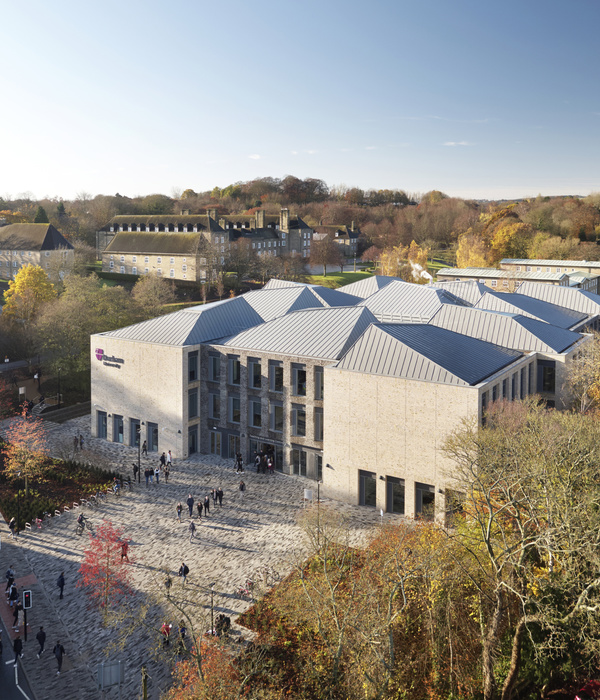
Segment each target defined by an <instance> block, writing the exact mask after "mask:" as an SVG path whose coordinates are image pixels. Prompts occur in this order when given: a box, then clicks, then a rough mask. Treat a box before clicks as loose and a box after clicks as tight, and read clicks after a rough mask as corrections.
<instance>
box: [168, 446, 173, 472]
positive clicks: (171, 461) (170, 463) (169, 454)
mask: <svg viewBox="0 0 600 700" xmlns="http://www.w3.org/2000/svg"><path fill="white" fill-rule="evenodd" d="M172 465H173V455H172V454H171V450H169V451H168V452H167V467H169V469H170V468H171V467H172Z"/></svg>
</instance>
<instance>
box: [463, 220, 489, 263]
mask: <svg viewBox="0 0 600 700" xmlns="http://www.w3.org/2000/svg"><path fill="white" fill-rule="evenodd" d="M488 265H489V251H488V247H487V245H486V243H485V241H484V240H483V238H482V237H481V236H480V235H479V234H477V233H475V232H474V231H473V229H472V228H470V229H469V230H468V231H465V232H464V233H462V234H461V235H460V236H459V237H458V247H457V249H456V266H457V267H459V268H464V267H488Z"/></svg>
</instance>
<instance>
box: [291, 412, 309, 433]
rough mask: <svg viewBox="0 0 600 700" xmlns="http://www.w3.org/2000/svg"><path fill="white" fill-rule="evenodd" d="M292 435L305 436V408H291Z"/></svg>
mask: <svg viewBox="0 0 600 700" xmlns="http://www.w3.org/2000/svg"><path fill="white" fill-rule="evenodd" d="M292 435H297V436H298V437H305V436H306V408H305V407H304V406H302V405H299V404H294V405H293V406H292Z"/></svg>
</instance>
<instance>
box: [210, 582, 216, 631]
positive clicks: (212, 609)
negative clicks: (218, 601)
mask: <svg viewBox="0 0 600 700" xmlns="http://www.w3.org/2000/svg"><path fill="white" fill-rule="evenodd" d="M214 601H215V584H214V583H211V584H210V633H211V634H214V632H215V620H214V613H215V605H214Z"/></svg>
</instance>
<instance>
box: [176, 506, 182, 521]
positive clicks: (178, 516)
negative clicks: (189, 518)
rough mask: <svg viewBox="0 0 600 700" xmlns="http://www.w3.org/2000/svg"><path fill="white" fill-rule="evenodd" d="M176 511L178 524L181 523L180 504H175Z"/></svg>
mask: <svg viewBox="0 0 600 700" xmlns="http://www.w3.org/2000/svg"><path fill="white" fill-rule="evenodd" d="M176 510H177V520H179V522H181V511H182V510H183V506H182V505H181V502H179V503H178V504H177V508H176Z"/></svg>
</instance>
